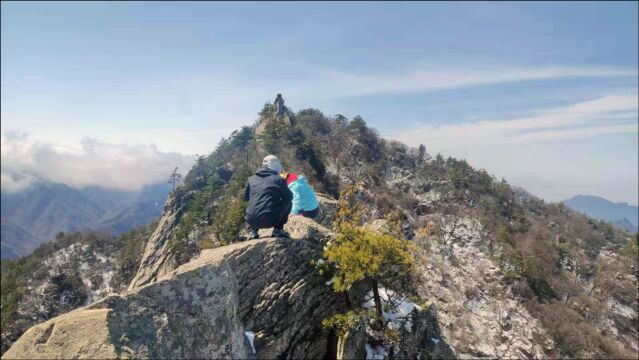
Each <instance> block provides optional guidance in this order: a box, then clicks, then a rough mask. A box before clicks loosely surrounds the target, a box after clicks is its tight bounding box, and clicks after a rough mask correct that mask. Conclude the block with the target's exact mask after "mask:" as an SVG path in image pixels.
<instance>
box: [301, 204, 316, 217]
mask: <svg viewBox="0 0 639 360" xmlns="http://www.w3.org/2000/svg"><path fill="white" fill-rule="evenodd" d="M297 215H302V216H304V217H307V218H311V219H314V218H316V217H317V215H319V206H318V207H316V208H315V209H313V210H311V211H304V210H300V211H299V212H298V213H297Z"/></svg>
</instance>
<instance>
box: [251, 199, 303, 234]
mask: <svg viewBox="0 0 639 360" xmlns="http://www.w3.org/2000/svg"><path fill="white" fill-rule="evenodd" d="M292 207H293V204H291V203H288V205H284V206H282V207H280V208H279V213H275V214H273V213H271V214H268V217H267V218H266V219H263V220H262V221H259V220H258V221H255V222H253V221H250V219H247V222H248V223H249V226H250V227H251V229H253V230H255V231H257V230H259V229H268V228H275V229H279V230H283V229H284V224H286V222H288V215H289V214H290V213H291V208H292Z"/></svg>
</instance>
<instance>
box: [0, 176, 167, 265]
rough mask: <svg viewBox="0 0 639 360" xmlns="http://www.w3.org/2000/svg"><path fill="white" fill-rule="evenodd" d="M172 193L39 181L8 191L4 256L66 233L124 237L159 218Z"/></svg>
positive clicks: (162, 188)
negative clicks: (93, 231)
mask: <svg viewBox="0 0 639 360" xmlns="http://www.w3.org/2000/svg"><path fill="white" fill-rule="evenodd" d="M170 190H171V188H170V185H168V184H155V185H149V186H146V187H145V188H143V189H142V190H140V191H125V190H115V189H107V188H101V187H87V188H84V189H80V190H78V189H74V188H71V187H69V186H67V185H64V184H59V183H37V184H35V185H33V186H32V187H30V188H28V189H26V190H24V191H21V192H18V193H5V192H3V193H2V194H1V202H2V206H1V213H0V218H1V220H2V221H1V226H2V229H1V230H2V231H1V234H2V249H1V257H2V258H8V257H18V256H23V255H27V254H29V253H30V252H31V251H32V250H33V249H34V248H36V247H37V246H38V245H40V244H42V243H43V242H46V241H50V240H52V239H54V238H55V235H56V234H57V233H59V232H61V231H65V232H72V231H80V230H85V229H96V230H101V231H104V232H107V233H109V234H113V235H118V234H121V233H123V232H125V231H127V230H130V229H132V228H134V227H137V226H140V225H143V224H146V223H148V222H150V221H152V220H153V219H156V218H158V217H159V215H160V214H161V213H162V205H163V204H164V200H165V199H166V196H167V194H168V193H169V192H170Z"/></svg>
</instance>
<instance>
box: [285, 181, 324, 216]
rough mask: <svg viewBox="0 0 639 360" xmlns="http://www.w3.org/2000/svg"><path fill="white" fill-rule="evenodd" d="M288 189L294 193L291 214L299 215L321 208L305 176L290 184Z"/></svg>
mask: <svg viewBox="0 0 639 360" xmlns="http://www.w3.org/2000/svg"><path fill="white" fill-rule="evenodd" d="M288 188H289V189H290V190H291V192H292V193H293V208H292V209H291V214H297V213H299V212H300V211H302V210H304V211H312V210H315V209H317V208H318V207H319V202H318V201H317V196H315V192H313V189H312V188H311V186H310V185H309V184H308V183H307V182H306V179H304V176H301V175H300V176H299V177H298V178H297V180H295V181H293V182H292V183H290V184H288Z"/></svg>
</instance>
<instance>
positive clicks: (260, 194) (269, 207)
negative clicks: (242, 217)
mask: <svg viewBox="0 0 639 360" xmlns="http://www.w3.org/2000/svg"><path fill="white" fill-rule="evenodd" d="M281 170H282V164H281V163H280V160H279V159H278V158H277V157H276V156H275V155H268V156H267V157H265V158H264V160H263V161H262V167H261V168H259V169H258V170H257V172H256V173H255V175H253V176H251V177H250V178H249V179H248V181H247V182H246V187H245V188H244V200H246V201H248V206H247V208H246V221H247V222H248V224H249V226H250V227H251V236H250V239H257V238H258V237H259V236H258V234H257V231H258V230H259V229H268V228H271V227H272V228H273V234H272V236H276V237H289V234H288V233H287V232H286V231H284V224H286V222H287V221H288V215H289V214H290V212H291V207H292V200H293V193H292V192H291V190H289V189H288V186H287V185H286V180H284V179H283V178H282V177H281V176H280V175H279V174H280V171H281Z"/></svg>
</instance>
